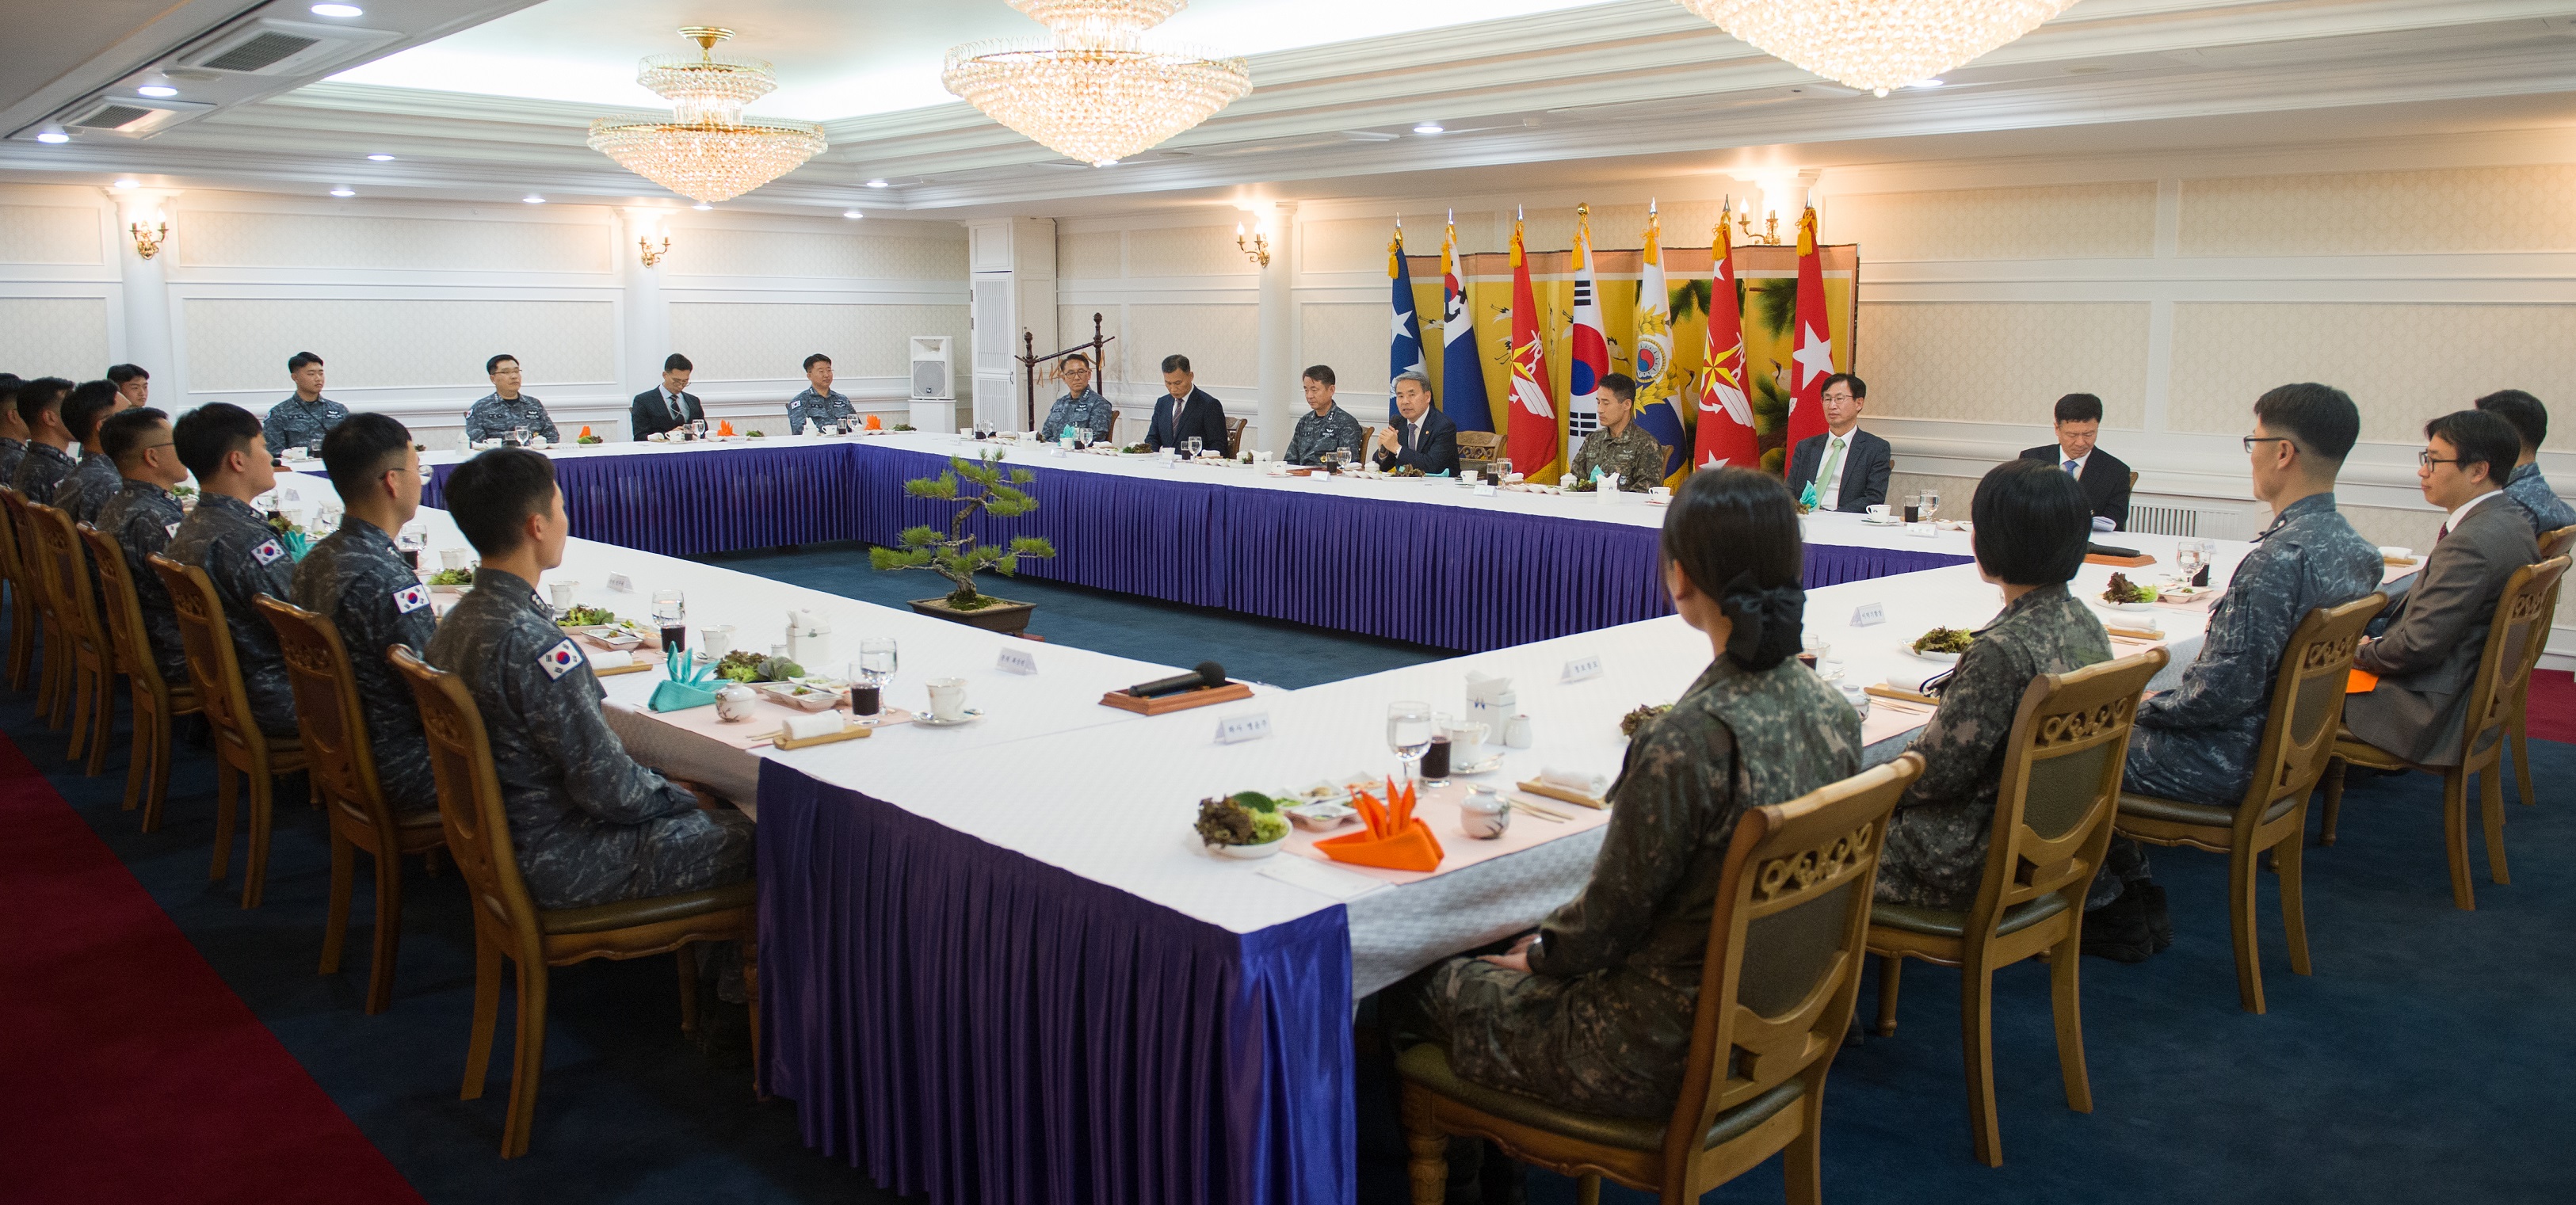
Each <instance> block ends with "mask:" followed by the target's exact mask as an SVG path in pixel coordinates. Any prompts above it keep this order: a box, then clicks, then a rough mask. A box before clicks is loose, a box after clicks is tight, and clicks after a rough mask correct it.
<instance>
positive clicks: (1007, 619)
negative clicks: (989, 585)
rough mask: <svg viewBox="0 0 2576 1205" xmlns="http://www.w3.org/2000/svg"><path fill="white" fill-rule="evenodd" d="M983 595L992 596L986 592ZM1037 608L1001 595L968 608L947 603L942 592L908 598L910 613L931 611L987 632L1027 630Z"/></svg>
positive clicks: (920, 613)
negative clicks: (937, 595)
mask: <svg viewBox="0 0 2576 1205" xmlns="http://www.w3.org/2000/svg"><path fill="white" fill-rule="evenodd" d="M984 597H986V598H993V596H992V595H989V594H987V595H985V596H984ZM1037 609H1038V605H1037V604H1036V603H1024V602H1012V601H1010V600H1009V599H1004V598H993V601H992V604H991V605H989V606H983V607H977V608H975V609H974V610H972V611H960V610H958V609H957V608H955V607H952V606H949V605H948V599H947V598H946V597H945V596H943V597H939V598H916V599H913V600H912V610H913V613H914V614H917V615H934V616H937V617H939V618H941V619H945V620H948V621H949V622H951V623H962V624H965V625H966V626H968V627H971V628H982V629H984V630H985V631H987V632H1001V633H1004V634H1005V635H1007V634H1011V633H1015V632H1023V631H1026V630H1028V626H1029V615H1030V614H1031V613H1032V612H1035V611H1036V610H1037Z"/></svg>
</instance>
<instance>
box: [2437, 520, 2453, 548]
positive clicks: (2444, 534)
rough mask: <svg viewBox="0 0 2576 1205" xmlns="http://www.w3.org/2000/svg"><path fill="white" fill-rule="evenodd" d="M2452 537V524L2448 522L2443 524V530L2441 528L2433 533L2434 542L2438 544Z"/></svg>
mask: <svg viewBox="0 0 2576 1205" xmlns="http://www.w3.org/2000/svg"><path fill="white" fill-rule="evenodd" d="M2450 538H2451V525H2450V524H2448V523H2445V524H2443V525H2442V530H2440V531H2438V532H2435V533H2434V534H2433V542H2434V543H2436V544H2439V543H2441V542H2442V541H2444V540H2447V539H2450Z"/></svg>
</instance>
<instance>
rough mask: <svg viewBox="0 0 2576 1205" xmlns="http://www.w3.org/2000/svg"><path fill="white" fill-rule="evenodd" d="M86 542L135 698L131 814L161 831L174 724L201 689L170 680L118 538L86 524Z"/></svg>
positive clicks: (128, 778) (120, 668)
mask: <svg viewBox="0 0 2576 1205" xmlns="http://www.w3.org/2000/svg"><path fill="white" fill-rule="evenodd" d="M80 535H81V539H82V540H84V541H86V542H87V543H88V544H89V553H90V561H91V563H93V564H95V565H97V566H98V585H99V599H100V608H99V609H100V610H101V611H102V612H104V618H105V620H106V626H107V635H108V641H107V643H108V647H109V648H110V649H111V650H113V651H114V652H115V654H116V672H118V673H120V674H123V675H125V681H126V683H127V685H128V686H129V688H130V689H129V690H128V691H127V693H128V694H129V695H130V696H131V697H132V698H133V700H134V752H133V754H132V755H131V756H130V757H128V758H127V760H126V765H125V810H126V811H129V812H130V811H133V810H134V807H135V805H136V804H137V803H138V802H139V803H141V804H142V805H143V831H144V832H147V833H148V832H151V831H153V830H155V829H158V828H160V827H161V810H162V807H163V806H164V805H165V804H167V803H168V802H169V799H170V735H171V734H170V722H171V721H172V720H173V719H175V718H177V717H179V716H183V715H196V714H198V712H199V711H200V710H202V709H201V708H199V707H198V706H197V692H196V689H195V688H194V687H193V686H191V685H190V684H188V683H186V682H165V681H163V680H162V678H161V663H160V661H159V660H157V659H156V658H154V656H153V655H152V637H151V634H150V633H149V632H147V631H145V630H144V627H143V597H142V595H140V594H138V593H136V591H135V588H134V572H133V566H132V563H131V562H128V561H127V560H126V559H125V548H124V546H123V545H121V544H119V543H117V540H116V537H115V536H112V535H109V534H107V533H106V532H103V531H100V530H99V529H97V528H95V527H91V526H89V525H88V524H86V523H84V524H82V525H81V529H80Z"/></svg>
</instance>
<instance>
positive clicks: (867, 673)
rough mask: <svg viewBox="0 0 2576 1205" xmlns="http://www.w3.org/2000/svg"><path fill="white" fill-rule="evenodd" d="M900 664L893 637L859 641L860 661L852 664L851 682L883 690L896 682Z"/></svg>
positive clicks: (870, 638)
mask: <svg viewBox="0 0 2576 1205" xmlns="http://www.w3.org/2000/svg"><path fill="white" fill-rule="evenodd" d="M899 663H900V658H899V656H898V650H897V649H896V648H895V643H894V637H892V636H870V637H867V638H865V639H863V640H861V641H859V659H858V660H856V661H853V662H851V663H850V675H851V677H850V680H851V681H852V682H865V683H867V684H868V685H870V686H875V687H880V688H882V687H883V686H884V685H885V684H886V683H888V682H891V681H893V680H894V671H895V668H896V666H897V665H898V664H899Z"/></svg>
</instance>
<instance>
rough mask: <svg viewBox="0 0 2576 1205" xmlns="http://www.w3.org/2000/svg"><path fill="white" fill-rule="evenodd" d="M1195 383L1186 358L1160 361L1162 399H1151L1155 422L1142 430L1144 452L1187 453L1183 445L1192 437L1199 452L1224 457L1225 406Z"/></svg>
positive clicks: (1167, 358) (1164, 358) (1170, 358)
mask: <svg viewBox="0 0 2576 1205" xmlns="http://www.w3.org/2000/svg"><path fill="white" fill-rule="evenodd" d="M1197 379H1198V378H1197V376H1196V374H1194V373H1192V372H1191V371H1190V358H1189V357H1188V356H1183V355H1169V356H1165V357H1163V396H1161V397H1158V398H1155V399H1154V421H1153V422H1151V423H1149V424H1147V425H1146V427H1145V446H1146V447H1147V448H1149V449H1151V450H1153V451H1157V452H1159V451H1162V450H1163V449H1165V448H1184V449H1186V448H1187V446H1188V445H1187V444H1186V443H1184V442H1183V441H1185V440H1187V439H1189V437H1191V436H1193V435H1195V436H1198V437H1199V450H1200V451H1202V452H1215V453H1218V454H1219V455H1222V454H1224V452H1225V403H1223V402H1220V401H1218V400H1216V395H1214V394H1212V393H1209V392H1208V391H1207V390H1204V389H1201V388H1199V387H1198V386H1196V385H1194V384H1192V383H1191V382H1192V381H1195V380H1197ZM1175 411H1178V413H1174V412H1175Z"/></svg>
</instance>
